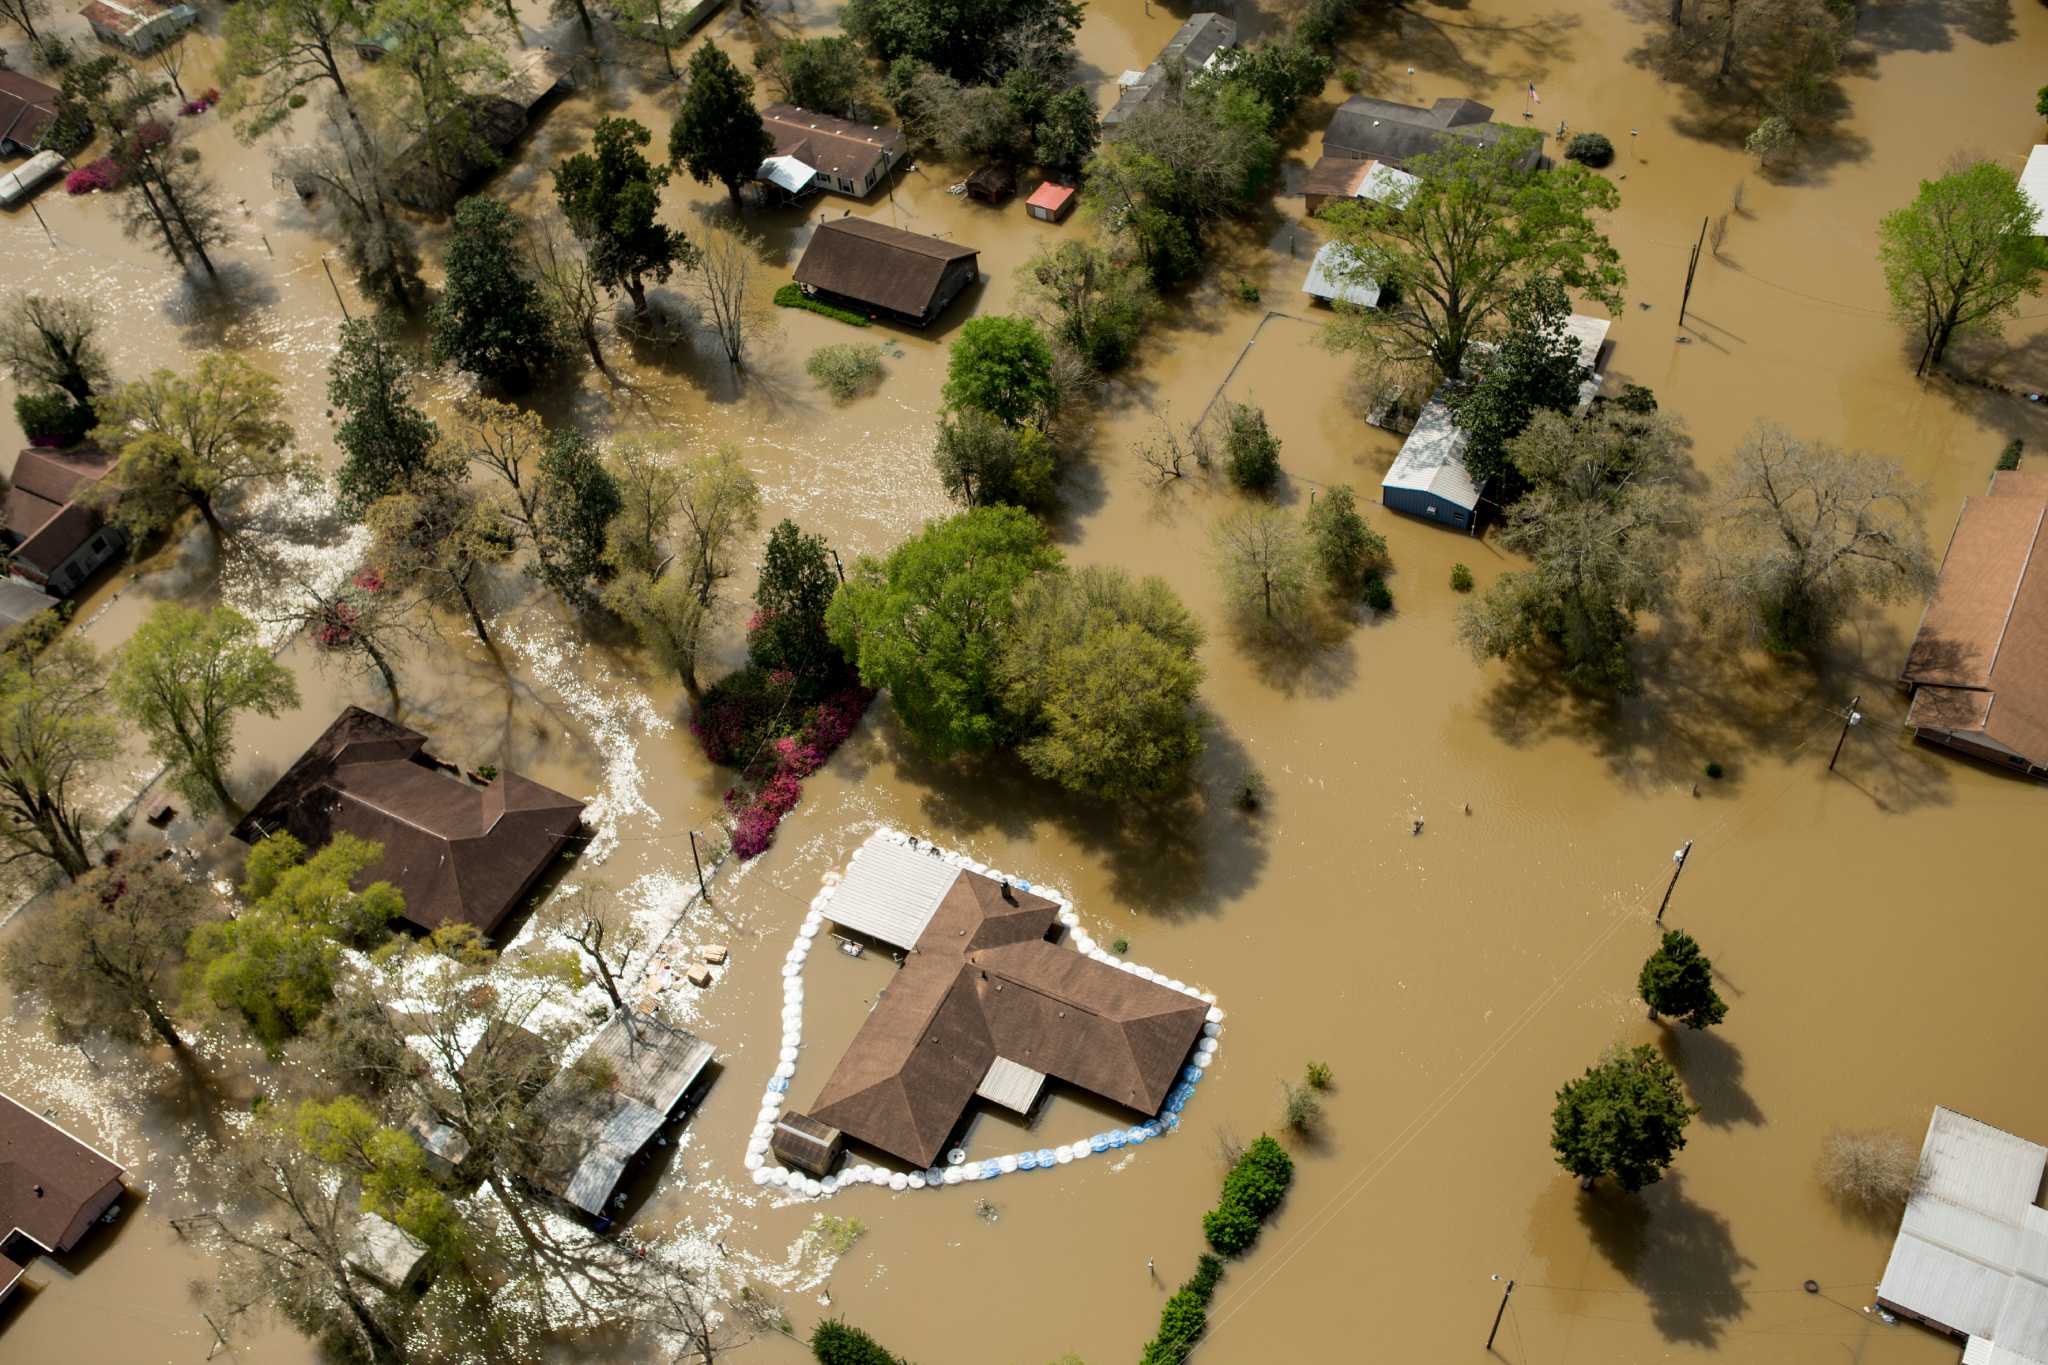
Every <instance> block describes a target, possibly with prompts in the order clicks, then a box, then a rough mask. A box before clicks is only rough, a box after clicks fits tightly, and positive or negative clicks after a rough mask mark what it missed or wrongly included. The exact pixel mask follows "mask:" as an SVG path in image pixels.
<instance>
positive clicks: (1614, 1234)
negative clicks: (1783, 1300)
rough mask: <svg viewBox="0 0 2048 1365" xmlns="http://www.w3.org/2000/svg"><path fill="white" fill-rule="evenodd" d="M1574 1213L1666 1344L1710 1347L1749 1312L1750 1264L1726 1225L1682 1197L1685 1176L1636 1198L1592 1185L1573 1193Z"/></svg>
mask: <svg viewBox="0 0 2048 1365" xmlns="http://www.w3.org/2000/svg"><path fill="white" fill-rule="evenodd" d="M1578 1214H1579V1221H1580V1222H1581V1223H1582V1224H1583V1225H1584V1226H1585V1229H1586V1231H1587V1233H1588V1234H1589V1235H1590V1236H1591V1237H1592V1239H1593V1245H1594V1246H1596V1247H1598V1248H1599V1250H1600V1254H1601V1255H1603V1256H1605V1257H1606V1258H1607V1261H1608V1264H1610V1265H1612V1266H1613V1267H1614V1268H1615V1270H1616V1271H1618V1272H1619V1273H1620V1274H1621V1275H1622V1276H1623V1277H1624V1278H1625V1279H1627V1281H1628V1282H1629V1284H1630V1285H1632V1286H1633V1287H1634V1288H1635V1289H1636V1290H1637V1291H1638V1292H1640V1293H1641V1294H1642V1295H1643V1296H1644V1298H1645V1299H1646V1300H1647V1302H1648V1305H1649V1310H1650V1320H1651V1323H1652V1324H1653V1325H1654V1326H1655V1327H1656V1329H1657V1331H1658V1333H1659V1334H1660V1335H1662V1336H1663V1337H1664V1339H1665V1340H1666V1341H1670V1342H1675V1343H1681V1344H1685V1345H1691V1346H1700V1347H1707V1348H1711V1347H1713V1346H1716V1345H1718V1344H1719V1342H1720V1340H1721V1337H1722V1336H1723V1334H1724V1333H1725V1332H1726V1331H1727V1330H1728V1327H1729V1324H1731V1323H1733V1322H1735V1321H1736V1320H1737V1319H1739V1318H1740V1317H1741V1316H1742V1315H1743V1314H1744V1313H1746V1312H1747V1311H1748V1310H1749V1296H1748V1292H1747V1286H1746V1284H1745V1283H1744V1281H1743V1276H1744V1274H1745V1272H1747V1271H1749V1270H1752V1269H1754V1268H1755V1263H1754V1262H1752V1261H1750V1260H1749V1259H1748V1258H1747V1257H1745V1256H1743V1255H1742V1254H1741V1253H1740V1252H1739V1251H1737V1250H1736V1249H1735V1240H1734V1237H1733V1236H1732V1235H1731V1233H1730V1232H1729V1229H1728V1220H1727V1219H1725V1218H1723V1217H1722V1216H1721V1215H1720V1214H1718V1213H1715V1212H1714V1211H1713V1210H1711V1209H1708V1208H1705V1207H1704V1206H1702V1205H1700V1204H1696V1203H1694V1202H1693V1201H1692V1200H1691V1199H1690V1198H1688V1197H1687V1196H1686V1193H1685V1177H1684V1176H1682V1175H1667V1176H1665V1177H1664V1179H1663V1180H1661V1181H1659V1182H1658V1183H1657V1184H1655V1185H1652V1186H1650V1187H1649V1188H1648V1189H1645V1190H1643V1191H1642V1192H1640V1193H1638V1194H1629V1193H1627V1192H1626V1191H1624V1190H1620V1189H1616V1188H1612V1187H1610V1186H1606V1185H1601V1186H1596V1187H1595V1188H1594V1189H1592V1190H1590V1191H1587V1192H1584V1193H1581V1194H1580V1195H1579V1198H1578Z"/></svg>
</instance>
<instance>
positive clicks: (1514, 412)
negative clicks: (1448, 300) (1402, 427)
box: [1447, 279, 1587, 506]
mask: <svg viewBox="0 0 2048 1365" xmlns="http://www.w3.org/2000/svg"><path fill="white" fill-rule="evenodd" d="M1570 319H1571V304H1570V302H1569V300H1567V299H1566V298H1565V293H1564V290H1563V288H1562V287H1560V286H1559V285H1558V284H1557V282H1556V281H1555V280H1547V279H1546V280H1535V281H1531V282H1530V284H1529V285H1527V286H1526V287H1524V288H1523V289H1522V290H1521V291H1520V292H1519V293H1518V294H1517V295H1516V296H1515V297H1514V298H1513V299H1512V300H1510V301H1509V303H1508V305H1507V327H1506V329H1505V331H1504V332H1503V334H1502V336H1501V338H1500V340H1499V341H1498V342H1497V343H1496V344H1495V345H1494V346H1492V347H1491V348H1490V349H1489V350H1487V351H1486V352H1485V353H1484V355H1474V357H1473V359H1472V361H1471V363H1470V364H1468V365H1467V367H1466V368H1467V370H1468V372H1469V371H1473V370H1476V371H1477V374H1474V375H1469V377H1468V381H1467V382H1466V383H1464V384H1461V385H1459V386H1457V387H1455V388H1454V389H1453V390H1452V391H1451V393H1450V395H1449V397H1448V399H1447V405H1448V406H1449V408H1450V410H1451V415H1452V416H1453V417H1455V418H1456V419H1457V422H1458V429H1459V430H1460V431H1463V432H1464V433H1465V449H1464V453H1463V455H1462V456H1461V457H1460V458H1462V459H1463V460H1464V462H1465V468H1466V470H1467V471H1468V472H1469V473H1470V474H1471V475H1472V481H1473V483H1474V484H1476V485H1477V486H1479V487H1481V488H1484V489H1485V490H1486V495H1487V497H1488V498H1490V499H1492V500H1493V501H1494V502H1495V503H1497V504H1499V505H1501V506H1509V505H1512V504H1513V502H1514V501H1515V499H1516V498H1519V497H1520V496H1521V495H1522V492H1523V490H1524V488H1525V487H1526V486H1527V485H1526V483H1525V482H1524V480H1523V478H1522V473H1521V471H1520V470H1519V469H1517V468H1516V467H1515V463H1514V461H1513V460H1512V459H1510V458H1509V455H1508V443H1509V442H1510V441H1512V440H1514V439H1515V437H1517V436H1519V435H1521V434H1522V429H1523V428H1524V427H1526V426H1528V425H1529V419H1530V418H1532V417H1534V416H1535V415H1536V414H1537V413H1538V412H1541V411H1545V410H1549V411H1552V412H1570V411H1571V410H1572V409H1573V408H1574V407H1576V406H1577V405H1578V401H1579V386H1580V385H1581V384H1582V383H1584V382H1585V380H1586V378H1587V370H1586V367H1585V366H1584V365H1582V364H1580V363H1579V343H1578V341H1577V340H1576V339H1575V338H1574V337H1573V336H1572V334H1571V332H1570V331H1569V330H1567V328H1568V324H1569V322H1570Z"/></svg>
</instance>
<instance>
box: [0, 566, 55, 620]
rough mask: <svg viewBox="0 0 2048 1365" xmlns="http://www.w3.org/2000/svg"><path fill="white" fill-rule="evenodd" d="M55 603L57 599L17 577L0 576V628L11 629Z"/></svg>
mask: <svg viewBox="0 0 2048 1365" xmlns="http://www.w3.org/2000/svg"><path fill="white" fill-rule="evenodd" d="M56 605H57V599H56V598H54V597H52V596H50V595H49V594H48V593H46V592H44V591H43V590H42V589H40V588H38V587H36V586H35V585H34V584H32V583H24V582H22V581H21V580H20V579H18V578H0V630H11V629H13V628H14V627H15V626H18V625H20V624H21V623H22V622H23V621H26V620H28V619H29V618H30V617H32V616H36V615H39V614H40V613H42V612H46V611H48V610H49V609H50V608H51V607H54V606H56Z"/></svg>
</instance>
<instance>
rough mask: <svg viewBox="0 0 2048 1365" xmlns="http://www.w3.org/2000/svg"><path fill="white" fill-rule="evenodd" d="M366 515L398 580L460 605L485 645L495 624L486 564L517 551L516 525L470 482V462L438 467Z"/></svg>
mask: <svg viewBox="0 0 2048 1365" xmlns="http://www.w3.org/2000/svg"><path fill="white" fill-rule="evenodd" d="M365 520H366V521H367V522H368V524H369V527H370V533H371V535H372V536H373V537H374V538H375V539H374V541H373V542H372V546H373V548H372V550H371V554H372V556H373V558H374V559H375V561H376V563H377V564H378V566H379V567H380V568H382V569H383V571H384V573H385V574H386V576H387V577H389V578H391V579H393V580H394V581H395V583H396V585H397V586H399V587H401V588H404V587H412V588H417V589H419V590H421V591H423V592H424V593H425V594H426V596H427V597H429V598H431V599H439V600H442V601H444V602H445V601H446V600H447V599H449V598H452V599H454V600H455V601H456V602H459V603H461V604H462V609H463V611H464V612H465V613H466V614H467V615H468V617H469V624H470V628H471V629H473V630H474V631H475V632H476V638H477V639H478V640H479V641H480V642H481V643H482V644H483V646H484V648H485V649H490V648H492V643H491V632H490V628H489V627H488V626H487V625H485V623H484V615H483V611H482V610H481V609H480V608H479V606H478V604H477V589H476V579H477V573H478V571H479V570H481V569H486V568H489V567H490V566H492V565H497V564H503V563H505V562H506V561H507V560H509V559H510V558H511V557H512V552H513V550H514V548H515V547H516V539H515V537H514V535H513V531H512V528H511V527H510V526H509V525H507V524H506V521H505V518H504V517H503V515H502V514H501V513H500V512H499V510H498V509H497V508H496V507H494V506H493V505H492V504H491V501H490V500H488V499H486V498H485V497H483V496H482V495H481V494H480V493H479V492H478V491H477V488H476V486H475V485H474V484H472V483H471V482H470V481H469V478H468V468H467V467H466V466H463V465H457V466H455V467H454V468H453V469H449V470H441V469H436V470H432V471H429V472H427V473H426V474H424V475H422V476H421V477H418V478H415V479H414V480H413V481H412V482H411V483H410V485H409V486H407V487H405V488H403V489H400V490H399V491H398V492H395V493H392V494H390V495H388V496H386V497H382V498H379V499H378V500H377V501H376V502H375V503H373V504H371V506H370V510H369V512H368V513H367V514H366V517H365Z"/></svg>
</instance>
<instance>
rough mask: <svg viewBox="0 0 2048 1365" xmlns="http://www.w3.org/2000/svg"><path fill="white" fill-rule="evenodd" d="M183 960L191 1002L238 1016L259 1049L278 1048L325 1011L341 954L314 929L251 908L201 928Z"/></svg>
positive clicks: (316, 927) (331, 941) (193, 935)
mask: <svg viewBox="0 0 2048 1365" xmlns="http://www.w3.org/2000/svg"><path fill="white" fill-rule="evenodd" d="M186 953H187V956H188V957H189V959H190V961H191V965H192V973H193V975H192V983H193V987H192V988H193V990H194V991H195V993H196V995H197V997H198V998H199V999H201V1000H204V1001H207V1002H209V1003H211V1004H212V1005H213V1006H214V1008H216V1009H220V1010H225V1011H229V1012H231V1013H235V1014H239V1015H240V1016H241V1017H242V1019H243V1021H244V1022H245V1023H246V1024H247V1025H248V1026H249V1032H250V1033H251V1034H252V1035H253V1036H254V1037H255V1038H256V1040H257V1041H258V1042H260V1043H262V1044H264V1045H265V1046H266V1047H279V1046H282V1045H283V1044H284V1043H285V1042H286V1041H287V1040H289V1039H291V1038H293V1037H296V1036H297V1035H298V1034H299V1033H301V1032H302V1031H304V1030H305V1029H306V1028H307V1026H309V1025H310V1024H311V1023H312V1022H313V1021H314V1020H315V1019H317V1018H319V1017H320V1011H321V1010H323V1009H325V1008H326V1007H327V1002H328V1000H330V999H331V998H332V997H333V995H334V968H335V963H336V961H337V960H338V959H339V957H340V954H341V949H340V947H339V946H338V945H337V944H336V943H335V942H334V940H332V939H330V938H328V937H327V936H326V935H325V934H324V933H322V932H321V931H320V929H319V927H318V926H316V925H311V924H299V923H295V922H294V921H292V920H291V919H289V918H287V917H285V916H283V915H276V914H266V913H262V912H259V911H256V910H255V909H254V908H251V909H250V910H249V911H247V912H245V913H243V914H241V915H239V916H237V917H236V918H234V919H231V920H209V921H208V922H206V923H204V924H201V925H200V926H199V927H198V928H197V929H195V930H193V931H192V937H191V940H190V942H189V943H188V945H187V948H186Z"/></svg>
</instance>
